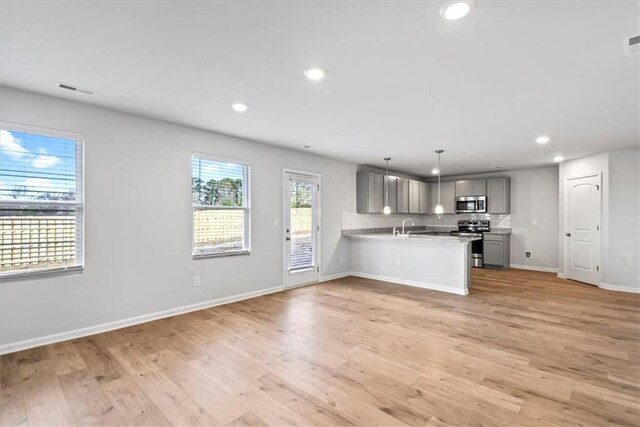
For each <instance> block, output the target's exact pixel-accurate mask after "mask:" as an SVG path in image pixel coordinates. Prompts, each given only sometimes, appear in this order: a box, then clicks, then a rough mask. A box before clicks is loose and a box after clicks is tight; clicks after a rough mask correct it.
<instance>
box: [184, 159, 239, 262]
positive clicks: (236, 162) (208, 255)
mask: <svg viewBox="0 0 640 427" xmlns="http://www.w3.org/2000/svg"><path fill="white" fill-rule="evenodd" d="M195 158H198V159H203V160H209V161H212V162H220V163H231V164H234V165H239V166H243V167H245V168H246V169H245V170H246V172H245V174H244V175H245V176H244V179H245V182H246V189H247V194H246V203H245V206H244V207H237V206H234V207H226V206H198V207H197V208H199V209H207V210H238V209H243V210H244V211H245V215H244V249H241V250H233V251H225V252H211V253H195V252H194V249H195V239H194V234H195V227H194V222H195V216H194V214H195V211H196V206H195V205H194V204H193V178H194V176H193V159H195ZM189 177H190V179H189V198H190V200H191V256H192V257H193V259H203V258H219V257H227V256H235V255H250V254H251V163H250V162H248V161H246V160H240V159H233V158H229V157H220V156H214V155H211V154H206V153H201V152H195V151H194V152H193V153H191V159H190V163H189Z"/></svg>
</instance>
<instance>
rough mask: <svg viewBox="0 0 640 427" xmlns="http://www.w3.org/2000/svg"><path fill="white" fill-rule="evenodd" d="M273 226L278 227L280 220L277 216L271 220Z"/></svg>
mask: <svg viewBox="0 0 640 427" xmlns="http://www.w3.org/2000/svg"><path fill="white" fill-rule="evenodd" d="M273 226H274V227H280V220H279V219H277V218H276V219H274V220H273Z"/></svg>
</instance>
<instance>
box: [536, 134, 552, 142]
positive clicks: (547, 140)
mask: <svg viewBox="0 0 640 427" xmlns="http://www.w3.org/2000/svg"><path fill="white" fill-rule="evenodd" d="M536 142H537V143H538V144H546V143H547V142H549V137H548V136H546V135H542V136H539V137H537V138H536Z"/></svg>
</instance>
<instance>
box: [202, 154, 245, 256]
mask: <svg viewBox="0 0 640 427" xmlns="http://www.w3.org/2000/svg"><path fill="white" fill-rule="evenodd" d="M191 195H192V205H193V256H194V257H205V256H216V255H235V254H248V253H249V251H250V248H251V241H250V240H251V239H250V234H251V209H250V207H251V201H250V193H249V165H247V164H245V163H242V162H238V161H228V160H224V159H217V158H215V157H211V156H207V155H203V154H194V155H193V156H192V158H191Z"/></svg>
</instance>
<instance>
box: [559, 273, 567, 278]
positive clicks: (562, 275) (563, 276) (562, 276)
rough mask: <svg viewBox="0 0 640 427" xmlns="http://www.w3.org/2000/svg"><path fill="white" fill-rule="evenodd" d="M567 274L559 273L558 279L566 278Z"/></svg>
mask: <svg viewBox="0 0 640 427" xmlns="http://www.w3.org/2000/svg"><path fill="white" fill-rule="evenodd" d="M566 278H567V275H566V274H564V273H558V279H566Z"/></svg>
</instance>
